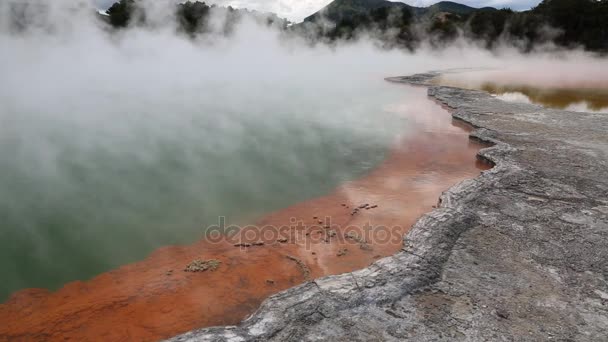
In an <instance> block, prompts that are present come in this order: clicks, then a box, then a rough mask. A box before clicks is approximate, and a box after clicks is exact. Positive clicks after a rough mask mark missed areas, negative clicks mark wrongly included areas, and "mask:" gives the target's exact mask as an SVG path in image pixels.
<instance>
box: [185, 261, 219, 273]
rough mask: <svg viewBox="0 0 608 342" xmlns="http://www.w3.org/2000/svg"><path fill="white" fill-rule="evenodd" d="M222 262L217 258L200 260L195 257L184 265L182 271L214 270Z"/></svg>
mask: <svg viewBox="0 0 608 342" xmlns="http://www.w3.org/2000/svg"><path fill="white" fill-rule="evenodd" d="M221 263H222V262H221V261H219V260H217V259H210V260H201V259H196V260H193V261H192V262H191V263H189V264H188V265H186V268H185V269H184V272H204V271H215V270H217V268H218V267H220V264H221Z"/></svg>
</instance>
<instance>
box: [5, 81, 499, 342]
mask: <svg viewBox="0 0 608 342" xmlns="http://www.w3.org/2000/svg"><path fill="white" fill-rule="evenodd" d="M404 90H405V91H408V92H413V93H415V94H416V95H417V96H416V97H412V98H417V99H419V100H418V101H419V102H417V103H411V101H410V102H408V103H407V104H404V105H403V106H402V107H400V106H397V107H395V108H389V110H391V111H392V112H394V113H395V115H402V116H404V118H405V119H407V120H408V129H407V132H404V133H403V135H402V136H401V137H398V139H397V141H396V142H395V145H394V148H393V149H392V151H391V153H390V154H389V155H388V157H387V158H386V160H385V161H384V162H383V163H382V164H381V165H380V166H379V167H377V168H375V169H374V170H373V171H372V172H370V173H369V174H368V175H366V176H365V177H363V178H361V179H359V180H355V181H351V182H348V183H346V184H343V185H342V186H340V187H339V188H338V189H336V190H335V191H334V192H333V193H331V194H328V195H327V196H324V197H320V198H316V199H312V200H310V201H307V202H304V203H299V204H296V205H293V206H291V207H288V208H286V209H284V210H280V211H278V212H275V213H271V214H269V215H267V216H266V217H265V218H263V219H262V220H261V221H260V222H257V227H262V228H256V227H254V226H251V227H244V228H243V229H242V230H240V234H237V235H234V234H233V233H232V231H231V230H230V229H227V230H226V231H225V232H224V234H223V235H221V236H220V235H219V234H216V235H212V236H210V237H209V238H208V239H206V240H203V241H199V242H197V243H195V244H193V245H190V246H169V247H165V248H162V249H159V250H157V251H156V252H154V253H153V254H152V255H150V256H149V257H148V258H146V259H145V260H142V261H140V262H137V263H133V264H129V265H125V266H123V267H120V268H118V269H116V270H113V271H111V272H107V273H104V274H101V275H99V276H97V277H95V278H93V279H91V280H89V281H86V282H73V283H69V284H67V285H65V286H64V287H63V288H62V289H60V290H58V291H56V292H49V291H46V290H38V289H30V290H23V291H20V292H18V293H15V294H14V295H13V296H11V298H10V299H9V300H8V301H7V302H6V303H4V304H2V305H0V322H2V324H0V340H11V341H14V340H27V341H33V340H54V341H58V340H62V341H63V340H78V341H83V340H91V339H96V340H106V341H127V340H143V341H154V340H159V339H163V338H167V337H170V336H174V335H176V334H179V333H183V332H186V331H189V330H192V329H196V328H200V327H205V326H213V325H226V324H236V323H238V322H239V321H241V320H242V319H244V318H246V317H247V315H249V314H251V313H252V312H254V311H255V309H256V308H257V307H258V306H259V305H260V303H261V302H262V301H263V300H264V299H265V298H267V297H268V296H270V295H271V294H273V293H276V292H279V291H281V290H284V289H287V288H289V287H292V286H294V285H297V284H299V283H302V282H304V281H306V280H307V279H313V278H317V277H322V276H325V275H330V274H338V273H343V272H348V271H353V270H355V269H359V268H363V267H366V266H368V265H369V264H371V263H372V262H374V261H375V260H376V259H378V258H381V257H385V256H389V255H391V254H394V253H395V252H396V251H398V250H399V248H400V247H401V245H402V240H401V237H402V235H403V234H404V233H406V232H407V231H408V229H409V228H410V227H411V226H412V224H413V223H414V222H415V221H416V219H417V218H418V217H419V216H420V215H422V214H423V213H425V212H428V211H430V210H432V209H433V206H434V205H436V203H437V200H438V197H439V196H440V194H441V192H442V191H444V190H446V189H448V188H449V187H451V186H452V185H454V184H455V183H458V182H460V181H462V180H464V179H467V178H473V177H475V176H477V175H478V174H479V172H480V169H481V170H483V169H487V168H489V165H484V164H482V163H480V162H478V161H477V160H476V153H477V151H478V150H479V149H480V147H481V146H480V145H478V144H476V143H474V142H472V141H470V140H469V138H468V134H467V132H466V131H465V130H463V129H462V127H461V125H458V124H453V123H452V118H451V116H450V115H449V114H448V112H447V111H446V110H444V109H443V108H441V107H440V106H439V105H437V104H435V103H433V102H432V101H429V100H428V99H427V98H426V90H425V89H423V88H410V87H407V88H405V87H404ZM273 227H277V228H273ZM280 227H282V228H280ZM233 235H234V236H233ZM218 237H220V238H218ZM235 244H237V245H240V246H235ZM195 260H199V261H198V262H193V261H195ZM188 266H190V267H188ZM187 267H188V269H189V270H190V271H189V272H186V268H187Z"/></svg>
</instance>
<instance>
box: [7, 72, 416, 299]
mask: <svg viewBox="0 0 608 342" xmlns="http://www.w3.org/2000/svg"><path fill="white" fill-rule="evenodd" d="M367 90H370V89H366V91H367ZM291 91H292V92H293V94H294V96H292V97H291V101H294V102H296V103H293V102H292V103H289V104H287V102H288V101H284V100H283V99H275V100H273V101H271V102H270V103H267V106H260V105H259V104H256V105H253V104H251V105H249V106H247V107H237V106H234V107H233V106H232V105H231V103H230V102H229V99H226V102H225V103H214V102H213V101H209V102H207V101H188V99H186V98H179V97H178V98H177V99H174V100H173V101H172V102H171V103H162V104H160V103H155V102H154V100H153V99H150V100H148V103H130V105H129V106H127V107H126V108H125V106H120V108H119V110H116V109H112V108H110V107H111V106H110V105H109V104H107V105H105V106H104V107H103V108H101V109H98V108H94V109H87V108H83V107H79V106H78V104H76V105H75V108H69V109H71V110H72V111H73V112H71V113H49V114H48V115H47V113H44V114H41V112H39V111H37V110H38V108H22V107H20V108H17V107H14V108H11V106H10V102H9V107H8V109H9V111H8V112H7V111H4V112H3V113H2V114H1V120H2V128H1V131H2V134H1V138H0V139H1V141H2V143H1V144H0V189H2V195H1V197H0V269H1V270H2V282H0V300H2V301H5V300H6V299H7V298H8V296H9V294H10V293H12V292H14V291H16V290H20V289H24V288H47V289H51V290H56V289H58V288H59V287H61V286H62V285H64V284H65V283H67V282H70V281H74V280H86V279H89V278H91V277H93V276H95V275H97V274H100V273H102V272H105V271H108V270H110V269H113V268H116V267H118V266H120V265H123V264H126V263H130V262H134V261H137V260H140V259H143V258H144V257H146V256H147V255H148V254H150V253H151V252H152V251H154V250H155V249H157V248H159V247H161V246H164V245H172V244H187V243H192V242H195V241H197V240H199V239H201V238H203V234H204V232H205V229H206V227H208V226H211V225H214V224H217V223H218V217H220V216H222V217H225V218H226V220H227V222H228V223H251V222H254V221H255V220H256V219H259V218H260V217H261V216H262V215H263V214H266V213H269V212H271V211H274V210H277V209H280V208H284V207H287V206H289V205H290V204H295V203H297V202H301V201H304V200H308V199H311V198H314V197H317V196H320V195H323V194H326V193H328V192H330V191H331V190H332V189H334V188H335V187H336V186H338V185H339V184H341V183H343V182H345V181H347V180H352V179H355V178H357V177H360V176H362V175H364V174H365V173H367V172H369V171H370V170H371V169H372V168H373V167H374V166H377V165H378V164H379V163H380V162H381V161H382V160H384V158H385V156H386V153H387V152H388V150H389V147H390V146H391V144H393V143H394V141H395V139H396V137H397V135H399V134H405V135H407V134H409V133H408V126H411V125H410V124H409V123H408V118H407V117H403V116H399V115H395V114H394V111H395V109H394V108H392V107H395V106H397V105H398V104H399V103H400V101H404V91H403V89H402V88H401V87H397V86H394V85H390V84H383V83H382V82H381V80H380V82H378V84H377V87H376V88H375V89H374V92H373V93H372V94H369V93H366V94H364V93H358V94H357V93H350V92H349V93H348V94H347V93H346V92H344V93H342V94H339V93H334V94H331V96H325V97H323V96H321V95H320V96H318V97H316V98H314V99H313V98H304V99H303V98H302V97H298V96H295V94H297V92H298V91H299V90H298V89H292V90H291ZM288 93H289V92H287V94H288ZM191 95H192V94H191V93H188V96H191ZM108 96H109V97H110V99H109V100H108V101H109V102H116V101H123V102H124V101H127V102H128V101H129V99H126V98H122V97H121V96H120V94H109V95H108ZM209 96H211V95H209ZM235 96H239V95H238V94H235ZM112 97H113V98H112ZM297 101H302V102H297ZM192 102H194V103H195V105H193V104H191V103H192ZM241 103H242V102H241ZM96 105H104V104H103V103H101V101H100V103H97V104H96ZM32 107H35V105H33V106H32ZM62 109H63V108H62ZM87 110H94V111H95V113H87V112H86V111H87ZM104 111H105V112H104Z"/></svg>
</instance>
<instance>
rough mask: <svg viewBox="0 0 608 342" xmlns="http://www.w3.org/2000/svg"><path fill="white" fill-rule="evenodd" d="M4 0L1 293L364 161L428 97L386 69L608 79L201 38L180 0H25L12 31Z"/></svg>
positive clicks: (274, 201) (571, 56) (348, 174)
mask: <svg viewBox="0 0 608 342" xmlns="http://www.w3.org/2000/svg"><path fill="white" fill-rule="evenodd" d="M9 3H11V1H8V2H7V1H3V2H0V51H1V52H0V75H1V76H0V173H1V175H0V188H2V196H1V197H0V236H1V238H0V241H1V242H0V245H1V246H0V263H2V262H4V263H5V264H2V265H1V266H2V268H3V269H5V270H6V272H7V274H8V275H10V276H7V279H8V280H7V281H6V282H5V283H4V285H3V286H4V287H2V288H0V298H1V297H2V296H3V295H6V294H7V293H8V292H10V291H13V290H15V289H18V288H22V287H31V286H43V287H53V286H58V285H60V284H62V283H64V282H65V281H67V280H72V279H82V278H83V274H86V275H93V274H96V273H99V272H101V271H104V270H107V269H109V268H111V267H115V266H116V265H118V264H122V263H124V262H127V261H132V260H137V259H139V258H142V257H143V256H145V255H146V254H147V253H149V252H150V251H151V250H153V249H154V248H156V247H158V246H159V245H163V244H167V243H172V242H186V241H191V240H192V239H193V238H196V237H197V236H198V235H195V233H200V231H201V228H202V227H203V226H205V225H208V224H213V223H215V222H216V221H215V220H216V218H217V216H218V215H228V216H231V215H232V216H234V217H236V220H239V219H243V220H246V219H249V218H250V217H255V216H256V215H260V214H261V213H262V212H264V211H268V210H273V209H278V208H280V207H283V206H286V205H288V204H290V203H292V202H293V201H299V200H303V199H306V198H310V197H312V196H318V195H320V194H322V193H325V192H328V191H330V190H331V189H332V188H333V187H335V186H336V185H337V184H338V183H339V182H340V181H342V180H344V179H348V178H352V177H355V176H357V175H360V174H361V173H363V172H365V171H367V170H369V168H370V167H372V166H373V165H375V164H376V163H378V162H379V161H380V160H381V157H382V152H384V151H386V149H387V148H388V146H390V143H391V141H392V139H393V138H394V137H395V136H396V134H397V133H401V132H403V130H404V129H406V128H407V121H405V122H404V121H403V120H402V119H401V118H395V117H393V116H391V114H390V113H388V112H387V111H386V110H384V108H386V106H389V105H399V106H410V107H411V111H417V110H419V107H416V101H415V100H414V99H412V98H411V97H408V96H409V95H408V89H407V88H406V87H399V86H397V85H393V84H388V83H386V82H384V81H383V78H384V77H389V76H397V75H407V74H412V73H417V72H424V71H427V70H429V69H445V68H457V67H482V66H483V67H492V68H507V70H511V71H509V72H502V73H498V74H496V75H499V76H497V77H501V78H504V80H505V82H512V81H517V80H520V79H521V78H522V77H523V78H526V79H529V80H530V82H536V83H537V84H539V85H543V84H545V85H546V84H551V83H552V82H561V83H564V82H566V83H569V84H570V83H571V84H577V85H580V86H584V85H586V84H593V86H598V85H600V86H603V85H605V84H606V83H605V82H606V80H607V79H608V74H607V73H608V67H607V65H606V61H605V60H600V59H596V58H593V57H591V56H588V55H586V54H583V53H580V52H573V53H562V54H561V55H560V56H559V58H554V57H551V56H550V55H542V54H537V55H520V54H517V53H516V52H514V51H511V50H503V51H501V52H500V53H497V52H490V51H485V50H481V49H478V48H475V47H474V46H475V45H474V44H468V43H467V42H462V41H460V42H458V43H457V44H455V45H453V46H451V47H446V48H445V49H443V50H433V49H431V48H421V49H419V50H418V51H417V52H416V53H407V52H403V51H399V50H392V51H385V50H379V49H378V48H376V44H374V43H373V42H372V41H369V40H360V41H358V42H357V43H352V44H349V43H343V44H338V45H337V46H334V47H327V46H323V45H317V46H316V47H309V46H307V45H306V44H301V42H300V41H299V40H298V39H295V38H286V37H285V36H282V35H281V34H279V33H278V32H276V31H275V30H274V29H272V28H266V27H260V26H258V25H257V24H255V23H253V22H250V21H247V20H245V21H244V22H243V23H242V24H241V25H240V26H239V27H238V29H237V30H236V32H235V33H234V34H233V35H232V36H231V37H230V38H223V37H219V36H218V35H211V36H202V37H198V38H196V39H189V38H187V37H185V36H182V35H178V34H176V33H175V32H176V30H175V25H173V24H171V18H172V14H171V12H170V11H169V10H168V9H167V8H168V7H167V4H168V3H170V2H155V1H149V2H147V3H148V4H150V6H151V7H150V8H149V9H148V11H149V12H148V13H149V15H148V17H147V18H149V19H150V18H152V19H154V20H153V22H154V26H153V28H141V27H133V28H129V29H126V30H122V31H119V32H111V31H109V29H108V28H107V27H104V25H102V24H101V22H100V21H99V20H98V18H96V15H97V14H96V12H95V10H94V9H93V8H92V7H91V6H90V4H88V2H86V1H84V0H82V1H79V2H74V1H65V0H64V1H51V0H48V1H41V0H39V1H32V3H33V4H38V5H39V4H43V5H46V6H48V8H47V9H46V10H44V11H43V10H42V9H41V8H40V7H37V6H34V5H33V6H32V7H30V8H29V9H28V13H27V16H26V21H27V22H28V23H34V25H30V26H29V27H30V29H29V30H27V31H25V32H18V33H17V32H14V31H13V30H10V29H9V25H8V23H9V16H10V11H9V10H8V4H9ZM214 20H215V21H217V22H218V23H220V24H221V23H222V21H223V20H224V18H222V17H216V18H214ZM218 25H219V24H218ZM218 27H221V25H219V26H218ZM463 75H465V74H463ZM456 77H461V76H456ZM462 77H465V76H462ZM466 77H469V76H466ZM184 227H186V228H184ZM180 231H186V233H181V234H180ZM193 235H194V237H193ZM53 241H54V242H53ZM53 243H55V245H53ZM92 246H94V248H93V247H92ZM23 250H27V251H28V255H27V256H23V255H22V251H23ZM74 255H78V258H76V259H75V257H74ZM108 258H111V260H108ZM75 260H77V261H78V263H76V262H75ZM20 262H23V263H27V264H28V265H29V266H28V267H22V266H21V264H20ZM30 273H34V274H35V276H32V275H31V274H30ZM40 279H47V280H48V281H46V282H41V281H40Z"/></svg>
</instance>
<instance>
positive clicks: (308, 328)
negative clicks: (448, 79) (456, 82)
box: [172, 73, 608, 341]
mask: <svg viewBox="0 0 608 342" xmlns="http://www.w3.org/2000/svg"><path fill="white" fill-rule="evenodd" d="M434 76H436V74H433V73H431V74H421V75H415V76H411V77H397V78H391V79H389V81H393V82H403V83H409V84H417V85H423V86H428V87H429V96H430V97H432V98H434V99H435V100H436V101H438V102H439V103H441V104H443V105H445V106H447V107H448V108H450V109H451V110H452V113H453V116H454V118H455V119H458V120H462V121H466V122H468V123H470V124H472V125H473V126H474V127H475V128H476V130H475V131H473V132H472V133H471V138H472V139H477V140H481V141H484V142H488V143H490V144H493V146H492V147H488V148H486V149H483V150H481V151H480V152H479V157H480V158H483V159H486V160H488V161H491V162H492V163H494V164H495V165H496V166H495V167H494V168H493V169H492V170H489V171H485V172H483V173H482V175H481V176H479V177H478V178H476V179H473V180H468V181H464V182H462V183H460V184H458V185H456V186H454V187H453V188H451V189H449V190H448V191H446V192H445V193H444V194H443V195H442V197H441V199H440V206H439V208H438V209H436V210H433V211H432V212H430V213H429V214H427V215H425V216H423V217H422V218H420V220H419V221H418V222H417V223H416V225H415V226H414V227H413V228H412V230H411V231H410V233H408V234H407V236H405V237H404V248H403V250H402V251H401V252H399V253H398V254H396V255H394V256H392V257H389V258H385V259H382V260H379V261H377V262H376V263H374V264H373V265H371V266H370V267H368V268H366V269H363V270H360V271H356V272H352V273H347V274H343V275H339V276H330V277H326V278H322V279H318V280H315V281H310V282H308V283H306V284H303V285H301V286H298V287H295V288H292V289H290V290H287V291H285V292H282V293H279V294H277V295H275V296H272V297H271V298H269V299H268V300H266V301H265V302H264V304H263V305H262V306H261V308H260V309H259V310H258V311H257V312H256V313H255V314H254V315H252V316H251V317H249V318H248V319H247V320H245V321H243V322H242V323H241V324H240V325H238V326H231V327H216V328H207V329H201V330H198V331H193V332H190V333H187V334H184V335H181V336H178V337H175V338H173V339H172V341H207V340H210V341H222V340H226V341H245V340H277V341H285V340H289V341H301V340H342V341H350V340H403V339H411V340H415V341H454V340H462V341H487V340H504V341H545V340H555V341H606V339H607V338H608V283H607V277H608V198H606V195H607V194H608V115H605V114H591V113H574V112H567V111H560V110H552V109H546V108H543V107H540V106H536V105H530V104H517V103H507V102H503V101H501V100H498V99H496V98H494V97H492V96H491V95H489V94H488V93H485V92H480V91H472V90H464V89H457V88H450V87H438V86H431V85H429V84H428V81H429V79H430V78H432V77H434Z"/></svg>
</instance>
